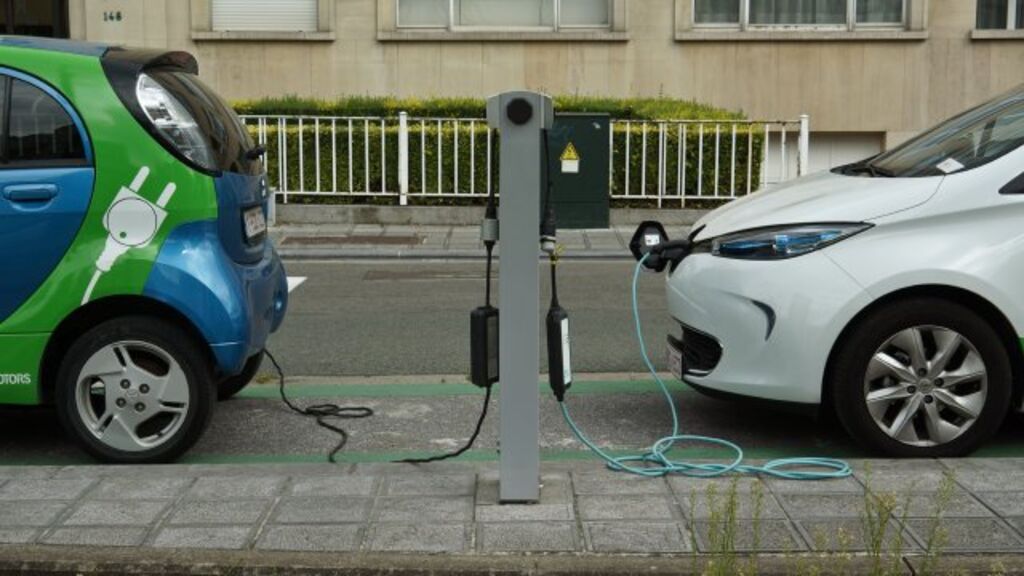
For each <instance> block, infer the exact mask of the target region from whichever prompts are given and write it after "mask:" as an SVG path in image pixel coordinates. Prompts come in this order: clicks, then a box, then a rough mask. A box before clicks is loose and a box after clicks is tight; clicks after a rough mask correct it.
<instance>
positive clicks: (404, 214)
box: [276, 202, 709, 226]
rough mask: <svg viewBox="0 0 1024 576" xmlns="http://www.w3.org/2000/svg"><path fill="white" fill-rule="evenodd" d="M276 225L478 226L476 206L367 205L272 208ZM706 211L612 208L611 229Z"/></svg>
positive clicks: (674, 222)
mask: <svg viewBox="0 0 1024 576" xmlns="http://www.w3.org/2000/svg"><path fill="white" fill-rule="evenodd" d="M276 210H277V212H276V217H277V222H276V223H277V224H278V225H280V224H285V225H304V224H312V225H315V224H382V225H406V226H479V225H480V219H481V218H482V217H483V210H484V207H483V204H481V205H479V206H415V205H414V206H390V205H388V206H374V205H367V204H284V203H280V202H279V203H278V204H277V206H276ZM708 212H709V210H697V209H692V208H662V209H660V210H659V209H654V208H612V209H611V212H610V214H609V219H610V224H611V225H612V226H635V225H637V224H639V223H640V222H642V221H644V220H661V222H662V223H663V224H665V225H666V226H690V225H692V224H693V223H694V222H696V221H697V220H699V219H700V218H701V217H703V216H704V215H705V214H707V213H708Z"/></svg>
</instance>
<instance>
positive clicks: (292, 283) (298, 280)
mask: <svg viewBox="0 0 1024 576" xmlns="http://www.w3.org/2000/svg"><path fill="white" fill-rule="evenodd" d="M305 281H306V277H305V276H289V277H288V293H289V294H291V293H292V291H294V290H295V289H296V288H298V287H299V286H302V283H303V282H305Z"/></svg>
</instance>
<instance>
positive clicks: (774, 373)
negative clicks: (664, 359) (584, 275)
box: [666, 86, 1024, 457]
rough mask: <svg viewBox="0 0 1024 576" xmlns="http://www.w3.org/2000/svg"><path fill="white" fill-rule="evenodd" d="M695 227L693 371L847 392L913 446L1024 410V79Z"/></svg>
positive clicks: (806, 392) (859, 435)
mask: <svg viewBox="0 0 1024 576" xmlns="http://www.w3.org/2000/svg"><path fill="white" fill-rule="evenodd" d="M666 239H667V238H666ZM690 241H691V242H692V244H691V246H690V248H689V250H688V251H687V252H688V255H687V256H686V257H685V258H683V259H681V261H679V260H678V259H677V260H676V261H675V262H671V264H672V267H673V268H674V270H672V271H671V272H670V275H669V277H668V307H669V310H670V312H671V314H672V316H673V317H674V318H675V319H676V320H677V321H678V323H679V324H680V325H681V331H682V337H681V338H674V337H670V338H669V358H670V364H672V366H671V368H672V371H673V372H674V373H675V374H676V375H677V377H679V378H681V379H683V380H685V381H686V382H687V383H689V384H690V385H692V386H694V387H696V388H698V389H703V390H705V391H709V392H719V393H725V394H727V395H728V394H732V395H740V396H752V397H758V398H764V399H770V400H779V401H786V402H795V403H805V404H822V405H826V406H827V405H830V406H831V407H832V408H834V410H835V411H836V413H837V414H838V416H839V419H840V420H841V421H842V423H843V425H844V426H845V427H846V429H847V430H848V431H849V433H850V434H851V435H852V436H853V437H854V438H855V439H857V440H858V441H860V442H861V443H863V444H864V445H866V446H867V447H869V448H870V449H873V450H875V451H878V452H883V453H887V454H889V455H893V456H905V457H924V456H953V455H963V454H966V453H968V452H970V451H972V450H974V449H975V448H977V447H978V446H979V444H981V443H982V442H983V441H984V440H985V439H986V438H988V437H989V436H990V435H991V434H992V433H993V432H995V431H996V430H997V428H999V426H1000V424H1001V423H1002V422H1003V420H1004V418H1005V417H1006V415H1007V413H1008V411H1009V410H1011V409H1015V410H1018V411H1019V410H1021V409H1022V401H1021V397H1022V392H1024V354H1022V343H1024V340H1022V338H1024V86H1021V87H1019V88H1017V89H1015V90H1013V91H1010V92H1009V93H1007V94H1004V95H1002V96H1000V97H998V98H996V99H994V100H991V101H989V102H987V103H985V104H982V105H981V106H978V107H977V108H974V109H971V110H969V111H967V112H964V113H962V114H960V115H958V116H955V117H954V118H952V119H950V120H947V121H946V122H944V123H942V124H940V125H939V126H937V127H935V128H933V129H931V130H929V131H927V132H925V133H924V134H922V135H920V136H918V137H917V138H914V139H913V140H911V141H909V142H907V143H905V144H903V145H901V146H899V147H898V148H895V149H893V150H891V151H889V152H885V153H883V154H881V155H879V156H875V157H873V158H871V159H869V160H866V161H863V162H859V163H856V164H851V165H848V166H843V167H840V168H836V169H834V170H832V171H830V172H825V173H821V174H817V175H812V176H808V177H805V178H801V179H798V180H795V181H793V182H790V183H788V184H786V185H784V186H780V187H778V188H776V189H774V190H771V191H768V192H762V193H758V194H754V195H751V196H749V197H747V198H743V199H741V200H737V201H735V202H732V203H730V204H728V205H726V206H723V207H721V208H719V209H718V210H715V211H714V212H711V213H710V214H708V215H707V216H706V217H705V218H703V219H702V220H701V221H699V222H698V223H697V224H696V225H695V227H694V229H693V233H692V234H691V237H690Z"/></svg>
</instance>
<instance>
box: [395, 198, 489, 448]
mask: <svg viewBox="0 0 1024 576" xmlns="http://www.w3.org/2000/svg"><path fill="white" fill-rule="evenodd" d="M480 239H481V240H483V243H484V247H485V248H486V249H487V276H486V280H485V282H486V284H485V287H484V305H483V306H480V307H478V308H476V309H475V310H473V312H472V313H471V314H470V346H471V350H470V356H471V359H472V362H471V364H472V366H471V368H470V380H471V381H472V382H473V384H475V385H477V386H479V387H480V388H483V389H484V390H485V392H484V405H483V407H482V408H481V409H480V417H479V418H478V419H477V421H476V428H475V429H474V430H473V435H472V436H470V437H469V440H467V441H466V443H465V444H464V445H463V446H462V447H461V448H459V449H458V450H456V451H454V452H449V453H447V454H440V455H438V456H430V457H427V458H406V459H404V460H398V462H401V463H404V464H426V463H428V462H440V461H442V460H450V459H452V458H457V457H459V456H461V455H463V454H465V453H466V452H468V451H469V450H470V449H471V448H472V447H473V445H474V444H476V440H477V438H479V437H480V431H481V430H482V429H483V426H484V420H486V419H487V409H488V407H489V406H490V404H491V390H492V388H493V387H494V383H495V382H497V381H498V309H497V308H495V307H494V306H491V269H492V267H493V261H494V245H495V244H497V242H498V209H497V205H496V202H495V197H494V189H493V188H492V189H491V193H490V195H489V196H488V197H487V208H486V209H485V211H484V220H483V223H482V224H481V226H480Z"/></svg>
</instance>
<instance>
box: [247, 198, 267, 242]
mask: <svg viewBox="0 0 1024 576" xmlns="http://www.w3.org/2000/svg"><path fill="white" fill-rule="evenodd" d="M243 216H244V218H245V237H246V238H248V239H249V240H252V239H253V238H257V237H259V236H261V235H263V234H265V233H266V232H267V220H266V218H264V217H263V208H262V207H260V206H257V207H255V208H249V209H248V210H246V211H245V213H244V214H243Z"/></svg>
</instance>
